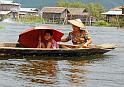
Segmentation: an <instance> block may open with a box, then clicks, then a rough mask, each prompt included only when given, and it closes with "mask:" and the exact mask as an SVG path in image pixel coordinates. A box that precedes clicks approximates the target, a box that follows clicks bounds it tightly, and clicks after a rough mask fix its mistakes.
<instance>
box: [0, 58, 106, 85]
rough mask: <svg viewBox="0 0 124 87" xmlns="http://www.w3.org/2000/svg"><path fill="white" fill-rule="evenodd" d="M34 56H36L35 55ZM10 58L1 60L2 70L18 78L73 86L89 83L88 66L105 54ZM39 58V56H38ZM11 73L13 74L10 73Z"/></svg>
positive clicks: (0, 69)
mask: <svg viewBox="0 0 124 87" xmlns="http://www.w3.org/2000/svg"><path fill="white" fill-rule="evenodd" d="M33 58H34V57H33ZM34 59H35V60H32V59H29V58H28V59H10V60H8V61H5V62H3V61H4V60H1V61H2V62H0V71H4V72H11V73H13V74H14V76H15V77H16V79H19V80H23V81H26V82H27V83H28V84H30V85H33V84H37V83H38V84H44V85H45V84H51V85H58V86H63V87H64V86H67V84H68V86H71V84H73V85H75V86H76V85H79V84H85V83H87V74H88V73H89V71H88V69H87V66H89V65H90V64H91V63H93V61H94V60H95V61H96V59H97V61H99V59H100V60H101V59H104V56H97V57H95V58H93V57H92V58H90V57H86V58H85V57H84V58H72V59H68V60H60V59H54V58H53V59H49V60H47V59H44V60H37V58H36V57H35V58H34ZM38 59H39V58H38ZM10 75H11V74H10ZM65 84H66V85H65Z"/></svg>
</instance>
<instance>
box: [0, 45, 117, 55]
mask: <svg viewBox="0 0 124 87" xmlns="http://www.w3.org/2000/svg"><path fill="white" fill-rule="evenodd" d="M114 48H115V47H111V48H110V47H108V48H103V47H91V48H73V49H63V48H59V49H45V48H23V47H20V46H19V44H17V43H3V44H1V45H0V55H36V56H43V57H81V56H91V55H97V54H104V53H106V52H109V51H111V50H112V49H114Z"/></svg>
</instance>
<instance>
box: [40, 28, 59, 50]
mask: <svg viewBox="0 0 124 87" xmlns="http://www.w3.org/2000/svg"><path fill="white" fill-rule="evenodd" d="M38 48H54V49H56V48H59V45H58V44H57V42H56V41H55V40H54V39H53V31H52V30H45V32H44V41H42V42H41V37H39V44H38Z"/></svg>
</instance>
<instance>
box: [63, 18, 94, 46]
mask: <svg viewBox="0 0 124 87" xmlns="http://www.w3.org/2000/svg"><path fill="white" fill-rule="evenodd" d="M68 22H69V23H70V24H72V28H73V30H72V31H71V32H69V34H68V36H67V37H66V38H62V39H61V42H67V41H70V40H72V43H73V44H74V45H79V47H82V48H85V47H88V46H89V44H91V43H92V38H91V36H90V35H89V33H88V31H87V30H86V28H85V26H84V24H83V23H82V21H81V20H80V19H75V20H68Z"/></svg>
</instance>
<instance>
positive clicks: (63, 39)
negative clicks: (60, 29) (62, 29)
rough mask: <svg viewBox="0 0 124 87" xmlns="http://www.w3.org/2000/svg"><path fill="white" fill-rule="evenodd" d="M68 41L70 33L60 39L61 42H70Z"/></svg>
mask: <svg viewBox="0 0 124 87" xmlns="http://www.w3.org/2000/svg"><path fill="white" fill-rule="evenodd" d="M70 40H71V33H69V34H68V36H67V37H65V38H62V39H61V42H68V41H70Z"/></svg>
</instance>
